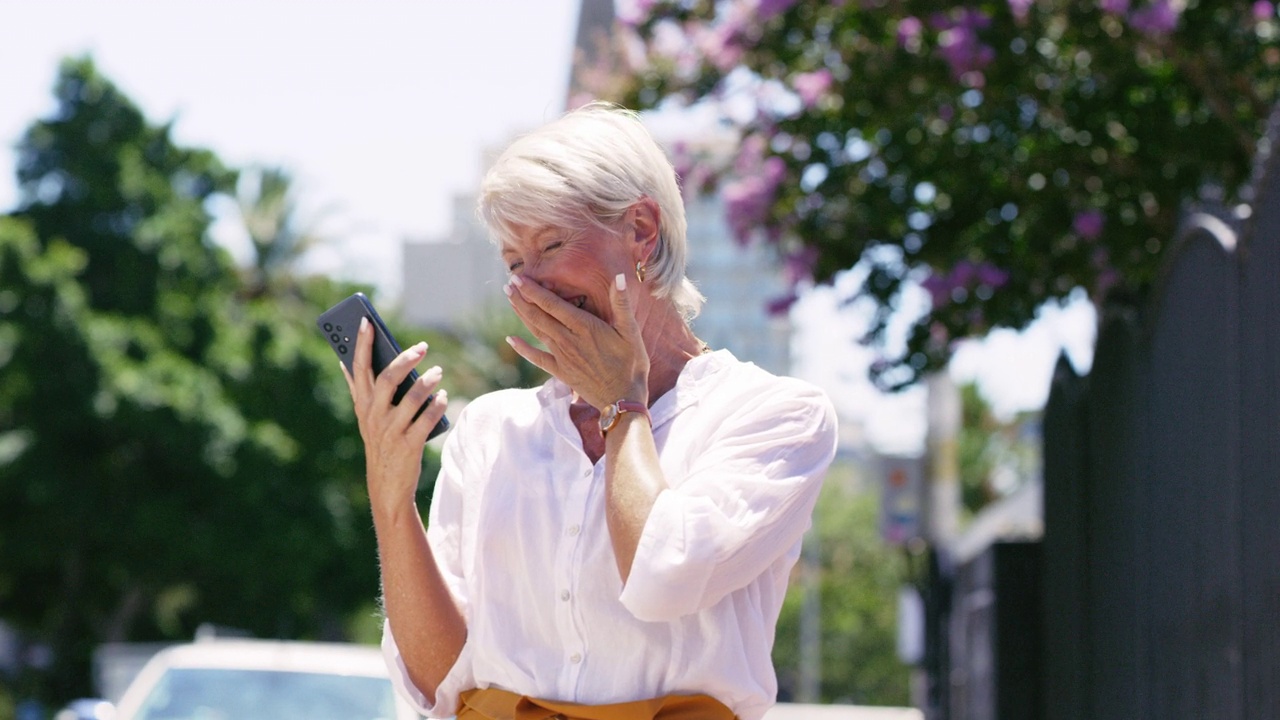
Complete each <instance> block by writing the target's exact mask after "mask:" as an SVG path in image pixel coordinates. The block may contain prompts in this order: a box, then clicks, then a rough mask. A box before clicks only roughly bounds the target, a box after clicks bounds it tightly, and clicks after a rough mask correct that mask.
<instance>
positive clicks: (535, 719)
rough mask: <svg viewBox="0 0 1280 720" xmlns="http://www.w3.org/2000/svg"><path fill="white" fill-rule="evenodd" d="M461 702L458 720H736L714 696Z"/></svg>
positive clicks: (499, 695)
mask: <svg viewBox="0 0 1280 720" xmlns="http://www.w3.org/2000/svg"><path fill="white" fill-rule="evenodd" d="M461 701H462V707H460V708H459V709H458V715H457V720H736V716H735V715H734V714H733V711H732V710H730V709H729V708H728V707H727V706H726V705H725V704H724V703H722V702H720V701H719V700H716V699H715V698H713V697H711V696H710V695H664V696H662V697H657V698H652V699H649V700H635V701H632V702H624V703H613V704H609V705H580V704H578V703H567V702H558V701H555V700H540V699H537V698H531V697H529V696H527V695H518V694H516V693H513V692H509V691H507V690H500V689H498V688H485V689H481V690H468V691H466V692H464V693H462V696H461Z"/></svg>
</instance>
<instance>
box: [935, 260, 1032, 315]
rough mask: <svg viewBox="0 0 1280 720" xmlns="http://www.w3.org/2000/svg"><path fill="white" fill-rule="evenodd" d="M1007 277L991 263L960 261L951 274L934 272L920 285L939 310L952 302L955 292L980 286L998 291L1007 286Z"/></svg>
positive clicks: (1005, 271) (1004, 272)
mask: <svg viewBox="0 0 1280 720" xmlns="http://www.w3.org/2000/svg"><path fill="white" fill-rule="evenodd" d="M1009 277H1010V276H1009V271H1008V270H1004V269H1003V268H1000V267H998V266H996V265H994V264H993V263H989V262H982V263H974V262H971V261H969V260H961V261H960V262H958V263H956V264H955V267H953V268H951V272H948V273H946V274H945V275H941V274H938V273H937V272H934V273H932V274H931V275H929V277H927V278H925V279H924V280H923V281H922V282H921V283H920V284H921V286H922V287H923V288H924V289H925V290H926V291H928V293H929V297H930V298H931V299H932V300H933V307H934V308H940V307H943V306H945V305H948V304H950V303H951V302H952V300H953V299H954V296H955V291H956V290H966V291H968V290H972V289H974V288H975V287H978V286H980V285H985V286H986V287H988V288H990V289H992V290H998V289H1000V288H1002V287H1004V286H1005V285H1007V284H1009Z"/></svg>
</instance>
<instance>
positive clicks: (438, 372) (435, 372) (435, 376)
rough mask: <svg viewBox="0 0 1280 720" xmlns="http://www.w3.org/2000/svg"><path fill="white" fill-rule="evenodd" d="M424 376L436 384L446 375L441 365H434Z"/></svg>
mask: <svg viewBox="0 0 1280 720" xmlns="http://www.w3.org/2000/svg"><path fill="white" fill-rule="evenodd" d="M422 374H423V375H424V376H426V378H427V379H428V380H430V381H431V382H436V381H438V380H439V379H440V378H441V377H442V376H443V375H444V370H442V369H440V366H439V365H433V366H432V367H430V368H428V369H427V371H426V372H424V373H422Z"/></svg>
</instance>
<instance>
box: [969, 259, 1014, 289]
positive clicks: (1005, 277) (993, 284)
mask: <svg viewBox="0 0 1280 720" xmlns="http://www.w3.org/2000/svg"><path fill="white" fill-rule="evenodd" d="M976 274H977V276H978V284H979V285H986V286H987V287H989V288H991V289H992V290H998V289H999V288H1002V287H1004V286H1005V285H1007V284H1008V283H1009V271H1008V270H1003V269H1001V268H998V267H996V266H995V265H993V264H991V263H989V262H984V263H982V264H981V265H979V266H978V269H977V271H976Z"/></svg>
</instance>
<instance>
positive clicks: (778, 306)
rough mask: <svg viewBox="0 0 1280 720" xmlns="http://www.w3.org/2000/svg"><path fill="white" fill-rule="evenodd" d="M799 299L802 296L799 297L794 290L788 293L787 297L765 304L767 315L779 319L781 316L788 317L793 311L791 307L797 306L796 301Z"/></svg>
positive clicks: (783, 296) (780, 297)
mask: <svg viewBox="0 0 1280 720" xmlns="http://www.w3.org/2000/svg"><path fill="white" fill-rule="evenodd" d="M799 299H800V296H799V295H797V294H796V293H795V291H794V290H793V291H791V292H789V293H787V294H786V295H782V296H779V297H776V298H773V299H772V300H770V301H769V302H768V303H766V304H765V307H764V311H765V313H766V314H768V315H769V317H778V316H780V315H786V314H787V313H788V312H790V311H791V306H792V305H795V304H796V301H797V300H799Z"/></svg>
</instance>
